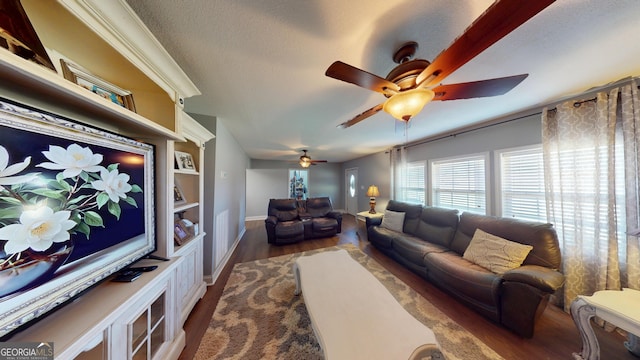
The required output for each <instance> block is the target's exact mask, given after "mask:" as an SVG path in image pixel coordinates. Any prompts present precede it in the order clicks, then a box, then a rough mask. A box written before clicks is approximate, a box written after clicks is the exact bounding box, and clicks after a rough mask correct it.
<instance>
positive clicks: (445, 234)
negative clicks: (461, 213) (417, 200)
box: [412, 206, 458, 247]
mask: <svg viewBox="0 0 640 360" xmlns="http://www.w3.org/2000/svg"><path fill="white" fill-rule="evenodd" d="M457 227H458V210H452V209H444V208H437V207H430V206H425V207H424V208H423V209H422V213H421V214H420V221H419V222H418V227H417V229H416V231H415V233H413V234H412V235H415V236H417V237H419V238H421V239H422V240H425V241H428V242H431V243H434V244H438V245H442V246H446V247H449V245H450V244H451V240H453V235H454V234H455V232H456V229H457Z"/></svg>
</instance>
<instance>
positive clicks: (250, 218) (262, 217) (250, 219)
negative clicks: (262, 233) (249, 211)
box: [244, 215, 267, 221]
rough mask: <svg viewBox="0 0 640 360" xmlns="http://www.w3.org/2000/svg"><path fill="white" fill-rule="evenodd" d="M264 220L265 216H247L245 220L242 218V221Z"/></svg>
mask: <svg viewBox="0 0 640 360" xmlns="http://www.w3.org/2000/svg"><path fill="white" fill-rule="evenodd" d="M266 218H267V215H259V216H247V217H246V218H244V221H256V220H264V219H266Z"/></svg>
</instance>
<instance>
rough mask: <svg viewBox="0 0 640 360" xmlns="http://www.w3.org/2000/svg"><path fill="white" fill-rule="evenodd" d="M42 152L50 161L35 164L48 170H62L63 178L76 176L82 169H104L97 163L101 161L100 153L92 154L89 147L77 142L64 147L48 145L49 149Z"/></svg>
mask: <svg viewBox="0 0 640 360" xmlns="http://www.w3.org/2000/svg"><path fill="white" fill-rule="evenodd" d="M42 154H43V155H44V156H45V157H46V158H47V159H49V160H51V161H52V162H43V163H41V164H38V165H37V166H40V167H43V168H45V169H49V170H64V171H63V172H62V174H63V176H64V177H65V178H71V177H74V176H78V175H79V174H80V173H81V172H82V171H86V172H98V171H101V170H102V169H104V167H102V166H99V165H98V164H100V163H101V162H102V158H103V157H102V155H101V154H94V153H93V151H91V149H89V147H81V146H80V145H78V144H71V145H69V146H68V147H67V148H66V149H65V148H62V147H60V146H55V145H49V151H43V152H42Z"/></svg>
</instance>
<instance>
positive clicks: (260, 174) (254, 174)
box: [246, 159, 344, 220]
mask: <svg viewBox="0 0 640 360" xmlns="http://www.w3.org/2000/svg"><path fill="white" fill-rule="evenodd" d="M249 168H250V170H247V189H246V192H247V207H246V209H247V213H246V217H247V219H248V220H255V219H258V218H265V217H266V216H267V205H268V203H269V199H278V198H286V197H287V195H288V194H287V186H288V178H289V169H300V166H299V165H298V163H297V162H291V161H272V160H256V159H252V160H251V165H250V167H249ZM308 170H309V183H308V197H319V196H328V197H329V198H331V201H332V203H333V207H334V208H335V209H341V208H342V207H343V204H344V200H343V194H342V192H343V190H342V182H343V180H342V177H343V175H342V167H341V165H340V164H333V163H323V164H318V165H313V166H311V167H309V169H308ZM278 184H280V185H278Z"/></svg>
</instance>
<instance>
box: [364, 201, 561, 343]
mask: <svg viewBox="0 0 640 360" xmlns="http://www.w3.org/2000/svg"><path fill="white" fill-rule="evenodd" d="M387 210H391V211H396V212H404V213H405V215H404V216H405V218H404V223H403V231H402V232H397V231H394V230H390V229H388V228H385V227H382V226H380V224H381V221H382V220H381V219H380V218H372V219H367V235H368V239H369V241H370V242H371V244H373V245H374V246H375V247H376V248H378V249H380V250H381V251H382V252H384V253H385V254H387V255H389V256H390V257H392V258H393V259H395V260H396V261H398V262H399V263H401V264H403V265H404V266H406V267H407V268H409V269H411V270H412V271H414V272H415V273H417V274H419V275H420V276H422V277H423V278H425V279H427V280H429V281H431V282H433V283H434V284H436V285H437V286H438V287H440V288H442V289H443V290H445V291H447V292H448V293H450V294H451V295H453V296H454V297H456V298H457V299H459V300H460V301H461V302H463V303H465V304H466V305H467V306H469V307H471V308H473V309H474V310H475V311H477V312H479V313H480V314H482V315H484V316H486V317H487V318H489V319H491V320H493V321H495V322H497V323H500V324H502V325H503V326H505V327H506V328H508V329H510V330H511V331H513V332H515V333H516V334H519V335H520V336H523V337H527V338H530V337H532V336H533V332H534V324H535V320H536V319H537V318H538V316H539V315H540V314H541V313H542V311H543V310H544V309H545V307H546V305H547V302H548V299H549V297H550V295H551V294H553V293H554V292H555V291H556V290H557V289H559V288H560V287H561V286H562V285H563V284H564V276H563V275H562V274H561V273H560V272H559V271H558V269H559V268H560V261H561V255H560V247H559V244H558V238H557V235H556V232H555V230H554V228H553V226H552V225H551V224H541V223H534V222H527V221H521V220H516V219H512V218H498V217H493V216H485V215H477V214H472V213H466V212H465V213H462V214H461V215H458V211H457V210H450V209H442V208H436V207H428V206H424V207H423V206H421V205H413V204H407V203H402V202H398V201H393V200H391V201H390V202H389V204H388V205H387ZM476 229H481V230H484V231H485V232H487V233H490V234H493V235H495V236H499V237H501V238H504V239H507V240H510V241H513V242H518V243H521V244H526V245H531V246H532V247H533V249H532V250H531V251H530V252H529V254H528V255H527V257H526V258H525V260H524V262H523V263H522V265H521V266H520V267H518V268H515V269H512V270H509V271H506V272H505V273H504V274H496V273H493V272H491V271H489V270H488V269H486V268H484V267H481V266H479V265H477V264H474V263H473V262H471V261H469V260H467V259H465V258H463V254H464V252H465V250H466V249H467V247H468V246H469V243H470V242H471V239H472V238H473V235H474V233H475V231H476Z"/></svg>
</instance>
